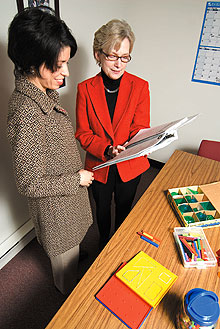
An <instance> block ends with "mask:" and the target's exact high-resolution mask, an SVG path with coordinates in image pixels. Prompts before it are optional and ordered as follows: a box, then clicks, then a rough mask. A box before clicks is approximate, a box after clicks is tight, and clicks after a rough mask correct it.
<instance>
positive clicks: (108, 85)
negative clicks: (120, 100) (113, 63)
mask: <svg viewBox="0 0 220 329" xmlns="http://www.w3.org/2000/svg"><path fill="white" fill-rule="evenodd" d="M101 75H102V79H103V83H104V86H105V97H106V101H107V105H108V110H109V114H110V118H111V121H112V119H113V116H114V112H115V105H116V102H117V97H118V90H117V89H118V88H119V86H120V82H121V78H122V76H121V77H120V78H119V79H117V80H113V79H110V78H109V77H108V76H107V75H106V74H105V73H104V71H103V70H101ZM106 89H108V90H106ZM110 91H115V92H112V93H111V92H110Z"/></svg>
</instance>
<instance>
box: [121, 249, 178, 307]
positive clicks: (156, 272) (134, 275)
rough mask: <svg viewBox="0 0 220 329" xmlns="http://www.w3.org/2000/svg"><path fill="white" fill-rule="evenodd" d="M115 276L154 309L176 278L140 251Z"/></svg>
mask: <svg viewBox="0 0 220 329" xmlns="http://www.w3.org/2000/svg"><path fill="white" fill-rule="evenodd" d="M116 276H117V277H118V278H119V279H120V280H121V281H123V282H124V283H125V284H126V285H127V286H128V287H129V288H130V289H132V290H133V291H135V292H136V294H137V295H139V296H140V297H141V298H143V299H144V300H145V301H146V302H147V303H149V304H150V305H151V306H152V307H154V308H155V307H156V306H157V305H158V303H159V302H160V300H161V299H162V298H163V296H164V295H165V294H166V293H167V291H168V290H169V289H170V287H171V286H172V285H173V283H174V282H175V281H176V279H177V276H176V275H175V274H174V273H172V272H171V271H169V270H168V269H167V268H165V267H164V266H163V265H161V264H159V263H158V262H156V261H155V260H154V259H153V258H151V257H150V256H148V255H147V254H145V253H144V252H143V251H140V252H139V253H138V254H137V255H136V256H134V257H133V258H132V259H131V260H130V261H129V262H128V263H127V264H126V265H125V266H124V267H123V268H122V269H121V270H120V271H118V272H117V273H116Z"/></svg>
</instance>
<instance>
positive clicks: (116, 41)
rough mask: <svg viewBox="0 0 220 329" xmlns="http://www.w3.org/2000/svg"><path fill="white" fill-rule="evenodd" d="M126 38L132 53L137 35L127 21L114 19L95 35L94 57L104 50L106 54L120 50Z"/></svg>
mask: <svg viewBox="0 0 220 329" xmlns="http://www.w3.org/2000/svg"><path fill="white" fill-rule="evenodd" d="M125 38H128V40H129V41H130V49H129V51H130V53H131V52H132V49H133V45H134V41H135V35H134V33H133V31H132V29H131V27H130V25H129V24H128V23H127V22H126V21H124V20H119V19H112V20H111V21H109V22H108V23H106V24H105V25H102V26H101V27H100V28H99V29H98V30H97V31H96V32H95V34H94V41H93V55H94V57H95V53H96V52H101V51H102V50H104V51H105V52H106V53H110V52H111V51H112V49H116V50H118V49H119V48H120V46H121V42H122V41H123V40H124V39H125ZM95 59H96V57H95ZM96 61H97V60H96ZM97 62H98V61H97Z"/></svg>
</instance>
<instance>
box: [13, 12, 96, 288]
mask: <svg viewBox="0 0 220 329" xmlns="http://www.w3.org/2000/svg"><path fill="white" fill-rule="evenodd" d="M76 50H77V44H76V41H75V39H74V37H73V36H72V34H71V33H70V31H69V29H68V27H67V26H66V24H65V23H64V22H63V21H61V20H60V19H58V18H57V17H55V16H54V15H52V14H49V13H46V12H44V11H42V10H40V9H36V8H32V9H26V10H24V11H23V12H21V13H19V14H17V15H16V16H15V18H14V19H13V21H12V23H11V24H10V27H9V42H8V55H9V57H10V59H11V60H12V61H13V63H14V64H15V89H14V91H13V93H12V96H11V98H10V101H9V114H8V138H9V141H10V144H11V149H12V157H13V165H14V173H15V179H16V184H17V187H18V191H19V192H20V193H21V194H23V195H25V196H26V197H27V198H28V205H29V211H30V216H31V218H32V220H33V222H34V226H35V230H36V235H37V239H38V241H39V243H40V244H41V245H42V247H43V248H44V250H45V252H46V253H47V255H48V256H49V257H50V260H51V264H52V271H53V276H54V282H55V285H56V287H57V288H58V289H59V290H60V291H61V292H62V293H64V294H65V293H69V292H70V291H71V290H72V289H73V287H74V284H75V283H76V279H77V276H76V272H77V265H78V257H79V244H80V242H81V241H82V239H83V238H84V236H85V234H86V232H87V230H88V228H89V226H90V225H91V224H92V214H91V209H90V204H89V198H88V192H87V187H88V186H89V185H90V184H91V183H92V181H93V173H91V172H89V171H86V170H84V169H82V162H81V159H80V155H79V151H78V149H77V145H76V141H75V137H74V130H73V127H72V124H71V120H70V118H69V116H68V113H67V111H66V110H64V109H63V108H61V106H60V102H59V94H58V92H57V91H56V90H55V89H58V88H59V87H60V86H61V85H62V84H63V79H64V77H66V76H68V75H69V71H68V67H67V64H68V60H69V58H71V57H73V56H74V55H75V53H76Z"/></svg>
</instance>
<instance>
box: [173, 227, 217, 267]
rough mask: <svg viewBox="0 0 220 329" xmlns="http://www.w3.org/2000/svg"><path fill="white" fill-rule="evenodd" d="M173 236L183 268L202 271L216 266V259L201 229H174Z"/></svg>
mask: <svg viewBox="0 0 220 329" xmlns="http://www.w3.org/2000/svg"><path fill="white" fill-rule="evenodd" d="M173 235H174V238H175V241H176V243H177V246H178V249H179V251H180V255H181V258H182V261H183V265H184V267H186V268H192V267H197V268H198V269H203V268H207V267H210V266H215V265H216V263H217V260H216V257H215V255H214V253H213V251H212V249H211V247H210V245H209V243H208V240H207V239H206V236H205V233H204V231H203V229H202V227H190V228H189V227H175V228H174V233H173Z"/></svg>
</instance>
